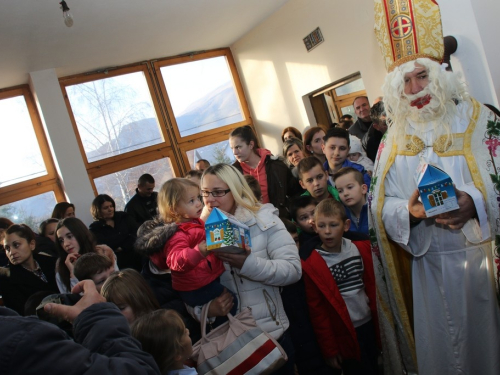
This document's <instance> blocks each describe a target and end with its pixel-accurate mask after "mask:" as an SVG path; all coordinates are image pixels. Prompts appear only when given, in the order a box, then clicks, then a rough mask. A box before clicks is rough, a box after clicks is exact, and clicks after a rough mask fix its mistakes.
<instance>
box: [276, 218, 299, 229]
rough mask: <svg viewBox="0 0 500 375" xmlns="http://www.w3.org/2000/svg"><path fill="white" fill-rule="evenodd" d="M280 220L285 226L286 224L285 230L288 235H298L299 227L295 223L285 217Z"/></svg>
mask: <svg viewBox="0 0 500 375" xmlns="http://www.w3.org/2000/svg"><path fill="white" fill-rule="evenodd" d="M280 219H281V221H282V222H283V224H285V228H286V231H287V232H288V233H297V226H296V225H295V224H294V223H292V222H291V221H290V220H288V219H286V218H284V217H282V218H280Z"/></svg>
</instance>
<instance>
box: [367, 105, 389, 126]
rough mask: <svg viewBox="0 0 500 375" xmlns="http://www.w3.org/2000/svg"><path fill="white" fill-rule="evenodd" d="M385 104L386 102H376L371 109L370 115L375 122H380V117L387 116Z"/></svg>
mask: <svg viewBox="0 0 500 375" xmlns="http://www.w3.org/2000/svg"><path fill="white" fill-rule="evenodd" d="M385 115H386V114H385V105H384V102H382V101H381V102H377V103H375V104H374V105H373V106H372V108H371V109H370V117H371V118H372V121H373V122H376V123H378V122H380V117H382V116H385Z"/></svg>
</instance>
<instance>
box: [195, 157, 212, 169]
mask: <svg viewBox="0 0 500 375" xmlns="http://www.w3.org/2000/svg"><path fill="white" fill-rule="evenodd" d="M198 163H205V164H208V166H209V167H210V162H209V161H208V160H207V159H198V160H197V161H196V163H195V164H198Z"/></svg>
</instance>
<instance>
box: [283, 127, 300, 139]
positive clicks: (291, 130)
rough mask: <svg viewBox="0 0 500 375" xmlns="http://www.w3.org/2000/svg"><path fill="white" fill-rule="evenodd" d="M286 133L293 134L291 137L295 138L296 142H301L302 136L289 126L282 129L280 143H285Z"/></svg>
mask: <svg viewBox="0 0 500 375" xmlns="http://www.w3.org/2000/svg"><path fill="white" fill-rule="evenodd" d="M288 132H290V133H293V136H294V137H295V138H297V139H298V140H300V141H301V140H302V134H300V131H299V129H297V128H294V127H293V126H289V127H287V128H285V129H283V131H282V132H281V141H282V142H285V134H286V133H288Z"/></svg>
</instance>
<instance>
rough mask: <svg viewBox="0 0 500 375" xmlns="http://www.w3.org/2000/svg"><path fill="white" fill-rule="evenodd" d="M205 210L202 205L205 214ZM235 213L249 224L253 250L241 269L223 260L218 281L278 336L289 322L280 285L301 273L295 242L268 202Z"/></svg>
mask: <svg viewBox="0 0 500 375" xmlns="http://www.w3.org/2000/svg"><path fill="white" fill-rule="evenodd" d="M207 211H208V209H207V208H206V207H205V209H204V214H205V215H206V213H207ZM234 216H235V217H236V219H237V220H238V221H240V222H242V223H244V224H245V225H247V226H248V227H249V228H250V238H251V239H252V250H251V253H250V254H249V255H248V257H247V258H246V260H245V263H244V264H243V267H242V268H241V269H237V268H233V267H231V266H229V264H227V263H224V266H225V268H226V272H225V273H224V274H223V275H222V276H221V283H222V284H223V285H224V286H226V287H227V288H228V289H230V290H232V291H233V292H234V293H235V294H236V295H237V296H238V301H239V305H238V309H240V310H241V309H242V308H244V307H250V308H251V309H252V315H253V317H254V318H255V320H256V322H257V324H258V325H259V327H261V328H262V329H263V330H265V331H267V332H268V333H270V334H271V335H273V337H274V338H276V339H278V338H280V337H281V336H282V335H283V333H284V332H285V331H286V330H287V328H288V326H289V322H288V318H287V316H286V313H285V310H284V307H283V303H282V300H281V295H280V288H279V287H280V286H285V285H289V284H293V283H295V282H296V281H298V280H299V279H300V276H301V274H302V270H301V267H300V259H299V254H298V253H297V246H296V245H295V242H294V240H293V239H292V236H291V235H290V233H288V232H287V230H286V228H285V225H284V224H283V222H282V221H281V220H280V219H279V217H278V210H277V209H276V208H275V207H273V205H271V204H264V205H262V206H260V209H259V211H258V212H257V213H255V214H254V213H253V212H251V211H249V210H247V209H246V208H243V207H242V206H237V207H236V211H235V213H234ZM202 217H205V216H204V215H203V214H202Z"/></svg>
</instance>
